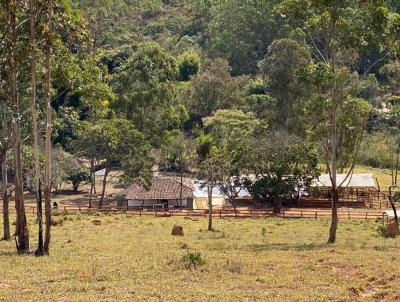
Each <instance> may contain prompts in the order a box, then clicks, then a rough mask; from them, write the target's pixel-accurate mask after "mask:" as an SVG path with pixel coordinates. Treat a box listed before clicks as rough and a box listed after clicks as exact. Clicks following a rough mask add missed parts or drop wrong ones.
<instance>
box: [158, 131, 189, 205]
mask: <svg viewBox="0 0 400 302" xmlns="http://www.w3.org/2000/svg"><path fill="white" fill-rule="evenodd" d="M166 141H167V143H166V144H165V145H164V146H163V148H162V150H161V152H162V161H163V162H164V164H165V165H166V166H167V168H169V169H171V170H173V171H176V172H178V173H179V176H180V193H179V195H180V197H179V199H180V206H182V194H183V193H182V192H183V173H184V172H187V170H188V169H189V168H190V166H191V165H194V163H195V159H196V144H195V142H194V141H193V140H192V139H190V138H188V137H187V136H185V134H184V133H183V132H180V131H173V132H171V133H170V136H169V139H167V140H166Z"/></svg>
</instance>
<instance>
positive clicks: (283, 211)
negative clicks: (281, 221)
mask: <svg viewBox="0 0 400 302" xmlns="http://www.w3.org/2000/svg"><path fill="white" fill-rule="evenodd" d="M282 217H283V218H285V210H282Z"/></svg>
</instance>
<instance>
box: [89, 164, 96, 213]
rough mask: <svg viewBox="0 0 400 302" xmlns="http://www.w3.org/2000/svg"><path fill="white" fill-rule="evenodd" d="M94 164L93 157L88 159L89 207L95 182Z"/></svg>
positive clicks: (90, 206)
mask: <svg viewBox="0 0 400 302" xmlns="http://www.w3.org/2000/svg"><path fill="white" fill-rule="evenodd" d="M95 173H96V172H95V166H94V159H91V160H90V193H89V209H91V208H92V196H93V188H94V182H95Z"/></svg>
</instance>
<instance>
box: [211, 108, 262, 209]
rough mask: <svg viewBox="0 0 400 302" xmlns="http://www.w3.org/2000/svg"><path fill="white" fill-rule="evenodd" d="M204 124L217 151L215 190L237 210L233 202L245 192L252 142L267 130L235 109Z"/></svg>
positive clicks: (213, 117)
mask: <svg viewBox="0 0 400 302" xmlns="http://www.w3.org/2000/svg"><path fill="white" fill-rule="evenodd" d="M203 123H204V126H205V127H206V129H209V130H210V135H211V137H212V141H213V143H214V144H215V145H216V147H217V149H218V152H217V154H218V156H217V158H216V159H215V160H213V163H214V165H215V166H214V171H213V172H214V174H215V179H216V186H217V187H218V188H219V189H220V190H221V192H223V193H224V195H225V196H226V197H227V198H228V199H229V201H230V203H231V204H232V205H233V206H234V208H235V210H236V203H235V199H236V198H237V197H238V196H239V193H240V191H241V190H243V189H244V184H245V176H246V175H247V174H248V173H249V170H248V167H249V166H248V164H249V160H250V157H249V155H250V154H251V151H252V150H251V148H252V147H251V142H252V139H253V138H254V136H255V134H256V132H257V131H261V130H262V129H263V128H265V127H266V126H265V125H264V127H262V123H261V122H260V121H259V120H258V119H256V118H255V117H254V116H253V114H251V113H244V112H243V111H241V110H237V109H231V110H218V111H216V112H215V113H214V114H213V115H212V116H210V117H207V118H205V119H204V120H203Z"/></svg>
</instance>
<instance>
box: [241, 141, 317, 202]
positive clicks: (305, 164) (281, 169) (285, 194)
mask: <svg viewBox="0 0 400 302" xmlns="http://www.w3.org/2000/svg"><path fill="white" fill-rule="evenodd" d="M254 149H255V151H254V154H253V157H252V159H251V161H250V165H251V171H252V174H253V175H255V178H251V177H248V179H247V180H246V187H247V189H248V190H249V192H250V193H251V194H252V196H254V197H256V198H257V199H258V200H259V201H261V202H264V203H267V204H271V205H273V206H274V209H275V210H279V209H280V206H281V205H280V200H281V198H286V199H295V198H297V197H298V194H299V192H301V191H303V190H306V189H307V188H308V187H309V186H310V184H311V181H312V180H313V179H314V178H315V177H317V176H318V175H319V167H318V164H319V161H318V156H317V153H316V151H315V148H314V146H313V145H311V144H308V143H303V142H298V138H296V137H290V136H289V137H288V136H287V135H285V133H277V134H275V135H272V136H270V137H268V138H267V139H265V138H264V139H259V140H257V143H256V146H255V148H254Z"/></svg>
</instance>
